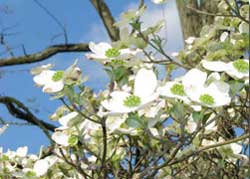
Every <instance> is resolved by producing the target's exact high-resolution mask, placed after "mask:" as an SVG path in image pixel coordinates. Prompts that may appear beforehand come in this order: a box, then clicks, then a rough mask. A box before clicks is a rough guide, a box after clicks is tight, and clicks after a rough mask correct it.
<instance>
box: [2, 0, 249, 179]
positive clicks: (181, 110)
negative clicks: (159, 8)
mask: <svg viewBox="0 0 250 179" xmlns="http://www.w3.org/2000/svg"><path fill="white" fill-rule="evenodd" d="M153 2H154V3H156V4H161V3H166V2H167V1H163V0H154V1H153ZM93 4H94V5H95V6H98V1H93ZM99 5H100V4H99ZM217 5H218V9H219V11H218V12H219V14H210V15H211V16H214V17H215V19H214V23H213V24H211V25H205V26H204V27H203V28H202V30H201V32H200V36H197V37H189V38H188V39H186V41H185V43H186V48H185V49H184V50H182V51H180V52H177V53H174V54H167V52H166V51H165V49H164V39H163V38H162V37H160V36H159V34H158V32H159V31H160V30H161V28H162V27H163V26H164V23H163V21H159V22H156V23H155V24H152V26H149V27H146V28H145V27H143V26H142V24H143V21H141V16H142V15H143V14H144V12H145V11H146V10H147V7H146V5H145V4H144V2H143V1H141V2H140V4H139V7H138V9H133V10H129V11H127V12H124V13H122V14H121V16H120V19H119V21H118V22H116V23H114V24H113V21H112V22H106V25H107V26H109V25H110V26H112V28H115V29H118V31H110V36H111V37H112V40H113V42H112V43H107V42H90V43H89V44H88V47H86V48H88V49H89V50H90V51H89V52H88V53H87V54H86V57H87V58H88V59H90V60H94V61H96V62H98V63H100V64H101V65H102V66H103V68H104V69H105V71H106V72H107V74H108V75H109V78H110V82H109V85H108V88H107V89H106V90H103V91H101V92H99V93H94V92H93V90H92V89H90V88H88V87H86V86H85V82H86V80H87V78H86V77H85V74H84V70H82V69H80V68H79V67H78V66H77V63H79V61H77V60H76V61H75V63H74V64H72V65H71V66H70V67H68V68H67V69H62V70H57V71H56V70H53V65H51V64H48V65H43V66H40V67H36V68H34V69H32V70H31V74H32V75H33V80H34V83H35V84H36V85H37V86H38V87H41V91H42V92H44V93H49V94H50V95H51V97H52V98H53V99H54V100H60V101H61V102H62V106H60V107H59V108H58V109H57V110H56V111H55V112H54V113H53V114H51V119H52V120H57V121H58V122H59V123H60V126H58V127H56V128H55V129H53V130H52V132H51V133H50V132H49V130H48V128H49V125H48V124H47V123H43V122H41V121H37V120H33V122H34V121H35V122H36V123H37V125H38V126H39V127H40V128H41V129H43V130H44V132H45V133H46V134H47V137H48V138H49V140H50V141H51V146H49V147H48V148H42V149H41V151H40V153H39V154H38V155H35V154H28V149H27V147H20V148H18V149H17V150H16V151H10V150H9V151H7V152H5V153H4V152H3V151H2V149H1V150H0V176H2V177H7V178H8V177H9V178H11V177H13V178H32V179H33V178H44V179H45V178H72V179H73V178H74V179H78V178H86V179H87V178H134V179H136V178H138V179H139V178H247V177H250V175H249V158H248V157H249V154H247V151H249V129H250V121H249V61H248V59H247V58H249V4H248V1H246V0H242V1H227V0H225V1H223V0H222V1H220V2H219V3H218V4H217ZM101 7H102V8H104V9H103V12H105V5H104V4H102V6H101ZM202 13H204V12H202ZM205 13H207V14H209V13H208V12H205ZM104 15H105V14H104ZM106 15H107V14H106ZM109 23H111V24H109ZM117 32H119V35H118V36H119V37H120V38H119V39H116V37H117V36H116V35H115V34H116V33H117ZM55 48H56V47H55ZM58 48H60V47H58ZM68 48H70V47H68ZM6 63H7V62H6ZM9 63H10V62H9ZM159 66H164V67H165V69H166V71H165V73H164V74H165V77H164V79H160V78H159V76H158V74H159V73H162V71H161V70H160V68H158V67H159ZM177 69H182V70H184V71H185V73H184V74H183V75H181V76H178V77H175V76H173V72H174V71H175V70H177ZM82 71H83V73H82ZM2 100H3V99H2ZM16 104H17V105H18V104H19V103H18V102H16ZM19 105H20V106H21V104H19ZM21 107H22V106H21ZM23 110H24V111H25V112H27V114H30V113H28V112H29V111H28V110H26V108H23ZM30 115H31V114H30ZM31 117H32V116H31ZM31 121H32V120H31ZM5 128H6V126H4V127H3V128H1V129H0V132H3V131H4V130H5ZM239 129H241V130H242V131H243V132H242V134H239V133H238V130H239Z"/></svg>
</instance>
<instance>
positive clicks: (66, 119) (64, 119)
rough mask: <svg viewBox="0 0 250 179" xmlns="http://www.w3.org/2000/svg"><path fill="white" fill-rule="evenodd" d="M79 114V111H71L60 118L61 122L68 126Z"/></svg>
mask: <svg viewBox="0 0 250 179" xmlns="http://www.w3.org/2000/svg"><path fill="white" fill-rule="evenodd" d="M77 115H78V113H77V112H75V111H74V112H71V113H69V114H67V115H65V116H63V117H61V118H60V119H58V121H59V123H60V124H61V125H63V126H68V123H69V121H70V120H71V119H73V118H75V117H76V116H77Z"/></svg>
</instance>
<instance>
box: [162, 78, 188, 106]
mask: <svg viewBox="0 0 250 179" xmlns="http://www.w3.org/2000/svg"><path fill="white" fill-rule="evenodd" d="M157 92H158V93H159V94H160V95H162V96H165V97H169V98H177V99H180V100H183V101H185V102H188V101H189V100H188V98H187V96H186V93H185V89H184V85H183V84H181V83H180V82H175V81H169V82H166V83H165V85H164V86H162V87H159V88H158V89H157Z"/></svg>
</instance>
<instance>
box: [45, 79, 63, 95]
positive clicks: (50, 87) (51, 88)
mask: <svg viewBox="0 0 250 179" xmlns="http://www.w3.org/2000/svg"><path fill="white" fill-rule="evenodd" d="M63 87H64V83H63V81H62V80H60V81H56V82H54V81H53V82H50V83H47V84H45V85H44V87H43V92H44V93H57V92H59V91H62V89H63Z"/></svg>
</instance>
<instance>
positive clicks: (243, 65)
mask: <svg viewBox="0 0 250 179" xmlns="http://www.w3.org/2000/svg"><path fill="white" fill-rule="evenodd" d="M233 66H234V68H235V69H236V70H238V71H239V72H241V73H245V72H247V71H248V70H249V64H248V63H247V62H245V61H244V60H236V61H235V62H233Z"/></svg>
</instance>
